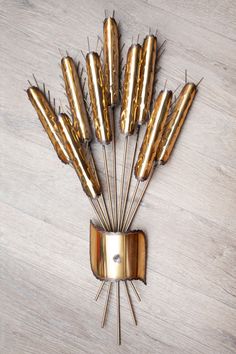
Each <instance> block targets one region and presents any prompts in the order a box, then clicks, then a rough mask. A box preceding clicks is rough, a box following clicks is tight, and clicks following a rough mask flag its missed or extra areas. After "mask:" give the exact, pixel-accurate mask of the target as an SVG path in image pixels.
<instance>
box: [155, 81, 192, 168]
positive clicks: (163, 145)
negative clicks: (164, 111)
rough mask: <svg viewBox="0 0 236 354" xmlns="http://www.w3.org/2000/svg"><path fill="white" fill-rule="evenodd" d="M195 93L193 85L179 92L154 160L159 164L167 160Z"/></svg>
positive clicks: (188, 84)
mask: <svg viewBox="0 0 236 354" xmlns="http://www.w3.org/2000/svg"><path fill="white" fill-rule="evenodd" d="M196 93H197V86H196V85H195V84H193V83H187V84H186V85H184V87H183V89H182V91H181V92H180V95H179V97H178V98H177V101H176V104H175V106H174V110H173V113H172V114H171V116H170V119H169V121H168V123H167V125H166V126H165V128H164V132H163V136H162V139H161V142H160V145H159V147H158V151H157V156H156V159H157V161H158V162H159V163H160V164H165V163H166V162H167V160H168V159H169V157H170V155H171V152H172V150H173V148H174V145H175V143H176V140H177V138H178V136H179V134H180V131H181V128H182V126H183V124H184V121H185V119H186V117H187V114H188V112H189V109H190V107H191V105H192V103H193V100H194V97H195V95H196Z"/></svg>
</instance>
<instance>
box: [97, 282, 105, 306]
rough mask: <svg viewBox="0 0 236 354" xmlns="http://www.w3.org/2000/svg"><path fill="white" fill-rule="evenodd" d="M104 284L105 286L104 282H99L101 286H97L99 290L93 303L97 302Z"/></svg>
mask: <svg viewBox="0 0 236 354" xmlns="http://www.w3.org/2000/svg"><path fill="white" fill-rule="evenodd" d="M105 284H106V282H105V281H102V282H101V284H100V286H99V288H98V291H97V294H96V296H95V298H94V300H95V301H98V298H99V296H100V294H101V292H102V289H103V288H104V285H105Z"/></svg>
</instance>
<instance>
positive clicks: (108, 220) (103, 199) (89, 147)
mask: <svg viewBox="0 0 236 354" xmlns="http://www.w3.org/2000/svg"><path fill="white" fill-rule="evenodd" d="M87 148H88V149H89V151H90V156H91V160H92V164H93V168H94V171H97V168H96V164H95V161H94V157H93V152H92V147H91V145H90V144H88V145H87ZM101 198H102V204H103V207H104V209H103V211H104V210H105V214H106V218H105V219H106V222H107V223H108V224H109V226H110V229H111V228H112V226H111V220H110V217H109V213H108V210H107V204H106V201H105V198H104V194H103V192H102V194H101Z"/></svg>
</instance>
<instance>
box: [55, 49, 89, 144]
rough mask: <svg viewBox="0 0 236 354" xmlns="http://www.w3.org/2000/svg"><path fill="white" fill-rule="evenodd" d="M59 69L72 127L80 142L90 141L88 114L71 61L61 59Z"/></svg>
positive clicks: (75, 70) (70, 59)
mask: <svg viewBox="0 0 236 354" xmlns="http://www.w3.org/2000/svg"><path fill="white" fill-rule="evenodd" d="M61 69H62V74H63V78H64V82H65V90H66V94H67V98H68V102H69V105H70V110H71V113H72V117H73V127H74V130H75V132H76V134H77V135H78V138H79V140H80V141H81V142H85V143H86V142H88V141H90V140H91V138H92V136H91V130H90V126H89V119H88V114H87V111H86V107H85V102H84V97H83V91H82V88H81V83H80V79H79V76H78V72H77V69H76V66H75V63H74V61H73V59H72V58H71V57H69V56H67V57H64V58H62V60H61Z"/></svg>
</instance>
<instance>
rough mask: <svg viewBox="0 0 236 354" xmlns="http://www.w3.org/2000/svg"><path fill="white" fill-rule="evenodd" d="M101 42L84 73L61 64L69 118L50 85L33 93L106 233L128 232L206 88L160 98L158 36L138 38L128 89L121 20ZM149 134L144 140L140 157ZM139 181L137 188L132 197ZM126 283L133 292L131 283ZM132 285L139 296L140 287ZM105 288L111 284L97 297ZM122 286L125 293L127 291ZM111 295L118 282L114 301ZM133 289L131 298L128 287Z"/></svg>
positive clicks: (190, 87)
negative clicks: (119, 146) (97, 151)
mask: <svg viewBox="0 0 236 354" xmlns="http://www.w3.org/2000/svg"><path fill="white" fill-rule="evenodd" d="M99 39H100V42H101V43H102V50H101V52H100V54H98V53H97V52H95V51H91V50H90V43H89V40H88V49H89V52H88V53H87V55H86V56H85V55H84V54H83V56H84V59H85V62H86V70H84V69H82V70H81V68H80V67H77V66H76V64H75V62H74V60H73V59H72V57H70V56H69V54H68V53H67V55H66V56H65V57H63V58H62V59H61V69H62V74H63V80H64V87H65V92H66V96H67V99H68V106H67V112H65V111H64V112H63V109H62V106H60V107H59V108H58V109H57V107H56V104H55V100H52V99H51V96H50V92H49V91H48V92H46V88H45V85H43V88H40V87H39V84H38V82H37V80H36V78H35V77H34V80H35V85H32V84H31V82H29V84H30V87H29V88H28V90H27V93H28V97H29V99H30V101H31V103H32V104H33V106H34V108H35V110H36V112H37V113H38V116H39V119H40V121H41V123H42V125H43V127H44V129H45V131H46V132H47V134H48V137H49V138H50V140H51V143H52V144H53V147H54V149H55V150H56V152H57V154H58V157H59V158H60V159H61V161H62V162H63V163H65V164H68V165H70V166H71V167H72V168H74V170H75V171H76V173H77V175H78V177H79V179H80V181H81V184H82V187H83V190H84V192H85V193H86V195H87V196H88V199H89V201H90V202H91V205H92V207H93V210H94V212H95V214H96V216H97V218H98V221H99V223H100V225H101V227H103V228H104V229H105V230H106V231H113V232H124V233H125V232H127V231H128V230H130V228H131V226H132V223H133V220H134V218H135V215H136V213H137V211H138V209H139V206H140V204H141V201H142V199H143V196H144V194H145V192H146V190H147V187H148V185H149V183H150V181H151V179H152V176H153V174H154V171H155V168H156V166H159V165H162V164H165V163H166V162H167V161H168V159H169V157H170V155H171V152H172V150H173V147H174V145H175V142H176V140H177V138H178V136H179V133H180V130H181V127H182V125H183V123H184V121H185V119H186V116H187V114H188V111H189V109H190V107H191V105H192V102H193V99H194V97H195V94H196V92H197V86H198V85H199V83H198V84H194V83H189V82H188V80H187V75H186V77H185V85H184V87H183V89H182V90H181V92H180V94H179V96H178V98H176V99H175V101H174V102H172V92H171V91H170V90H167V89H166V85H165V87H164V89H163V90H161V91H160V93H159V94H158V96H157V97H154V96H155V94H154V86H155V83H156V79H157V77H156V76H157V72H158V70H157V68H158V65H157V63H158V59H159V57H160V55H161V54H162V52H163V48H162V46H159V48H158V44H157V43H158V41H157V37H156V35H153V34H150V33H149V34H148V35H147V36H146V37H145V38H144V40H143V43H142V44H139V43H138V40H139V36H138V39H137V43H135V44H134V43H132V45H131V46H130V48H129V49H128V52H127V58H126V63H125V66H124V68H123V70H124V75H123V76H124V78H123V84H122V87H120V77H121V74H122V73H121V59H120V58H121V48H123V47H122V46H121V43H120V34H119V29H118V25H117V23H116V21H115V18H114V13H113V16H112V17H106V18H105V20H104V24H103V39H101V38H100V37H99ZM101 53H103V58H102V55H101ZM80 65H81V64H80ZM84 71H86V72H87V81H88V92H89V95H88V94H85V81H86V79H83V72H84ZM200 81H201V80H200ZM89 101H90V102H89ZM119 106H120V110H119V109H118V108H119ZM118 116H119V117H118ZM117 117H118V119H119V127H120V129H119V131H120V134H121V135H123V141H124V149H123V162H122V172H121V176H120V186H119V188H118V183H117V165H116V161H117V159H116V154H117V151H116V140H117V132H116V119H117ZM91 122H92V126H93V130H94V135H95V138H96V141H97V143H98V144H100V146H101V150H102V158H103V163H104V172H105V177H106V185H105V186H102V184H101V182H100V178H99V175H98V173H97V168H96V161H95V160H94V158H93V153H92V145H91V143H92V141H93V133H92V127H91V124H90V123H91ZM145 126H146V128H145ZM142 129H143V130H144V134H143V135H144V138H143V141H142V143H141V147H140V151H139V153H138V151H137V150H138V145H139V138H140V131H141V130H142ZM131 136H134V141H135V142H134V145H133V146H132V149H131V154H130V156H129V153H130V147H129V144H130V140H131ZM109 144H111V145H112V166H109V161H108V157H107V155H108V153H109V152H108V146H109ZM128 161H129V166H127V162H128ZM133 176H134V177H135V179H136V184H135V187H134V189H133V193H132V195H130V190H131V184H132V177H133ZM104 187H105V188H104ZM140 188H141V190H140ZM104 190H107V191H108V198H106V197H105V193H104ZM125 284H126V287H127V283H125ZM131 285H132V287H133V290H134V291H135V293H136V295H137V296H138V297H139V295H138V293H137V290H136V288H135V286H134V284H133V283H131ZM103 286H104V282H103V283H102V284H101V287H100V288H99V291H98V294H97V297H96V298H98V296H99V295H100V292H101V290H102V288H103ZM117 286H118V288H117V292H119V285H117ZM110 290H111V283H110V286H109V289H108V295H107V296H108V299H109V294H110ZM126 290H127V294H129V293H128V289H127V288H126ZM118 300H119V299H118ZM107 302H108V300H107ZM131 307H132V304H131ZM106 310H107V303H106ZM132 313H133V312H132ZM133 315H134V313H133ZM104 316H106V312H105V315H104ZM104 316H103V325H104V321H105V317H104ZM118 317H119V313H118ZM134 318H135V317H134ZM135 322H136V320H135ZM119 326H120V325H119ZM119 326H118V327H119Z"/></svg>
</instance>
